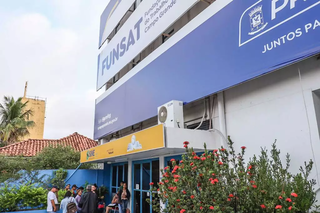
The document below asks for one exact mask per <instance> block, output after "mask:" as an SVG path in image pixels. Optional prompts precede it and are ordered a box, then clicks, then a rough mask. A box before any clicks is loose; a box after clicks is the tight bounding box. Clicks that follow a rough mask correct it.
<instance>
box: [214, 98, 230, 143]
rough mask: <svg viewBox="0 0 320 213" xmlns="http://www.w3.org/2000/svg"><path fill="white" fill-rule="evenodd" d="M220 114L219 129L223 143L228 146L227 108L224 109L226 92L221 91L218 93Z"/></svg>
mask: <svg viewBox="0 0 320 213" xmlns="http://www.w3.org/2000/svg"><path fill="white" fill-rule="evenodd" d="M217 101H218V116H219V130H220V132H221V134H222V135H223V137H224V138H223V137H221V139H220V140H221V145H222V146H224V147H228V144H227V142H226V141H225V139H227V128H226V115H225V109H224V93H223V92H220V93H218V98H217Z"/></svg>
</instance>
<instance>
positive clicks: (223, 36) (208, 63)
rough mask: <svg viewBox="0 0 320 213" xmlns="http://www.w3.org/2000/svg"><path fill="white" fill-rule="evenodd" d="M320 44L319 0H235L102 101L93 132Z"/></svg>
mask: <svg viewBox="0 0 320 213" xmlns="http://www.w3.org/2000/svg"><path fill="white" fill-rule="evenodd" d="M213 4H214V3H213ZM319 52H320V1H319V0H317V1H316V0H260V1H256V0H246V1H243V0H234V1H233V2H231V3H230V4H229V5H228V6H226V7H225V8H224V9H223V10H221V11H219V12H218V13H217V14H215V15H214V16H213V17H211V18H210V19H208V20H207V21H206V22H205V23H203V24H202V25H200V26H199V27H198V28H197V29H195V30H194V31H192V32H191V33H190V34H188V35H187V36H186V37H184V38H183V39H182V40H181V41H179V42H178V43H176V44H175V45H174V46H172V47H171V48H170V49H169V50H167V51H166V52H165V53H163V54H162V55H161V56H159V57H158V58H157V59H155V60H154V61H153V62H151V63H150V64H149V65H148V66H146V67H145V68H144V69H143V70H141V71H140V72H138V73H137V74H136V75H135V76H133V77H132V78H131V79H129V80H128V81H127V82H125V83H124V84H123V85H121V86H120V87H119V88H118V89H116V90H115V91H114V92H113V93H111V94H110V95H108V96H107V97H106V98H105V99H103V100H102V101H100V102H99V103H97V105H96V113H95V127H94V128H95V131H94V137H95V139H97V138H100V137H102V136H104V135H107V134H110V133H112V132H115V131H117V130H120V129H122V128H125V127H128V126H130V125H133V124H136V123H138V122H141V121H143V120H145V119H148V118H150V117H153V116H156V115H157V107H158V106H160V105H162V104H164V103H166V102H168V101H170V100H181V101H184V102H191V101H194V100H196V99H199V98H201V97H205V96H208V95H210V94H212V93H216V92H218V91H221V90H224V89H226V88H228V87H231V86H234V85H236V84H239V83H241V82H244V81H247V80H249V79H252V78H254V77H257V76H259V75H262V74H265V73H268V72H270V71H273V70H276V69H279V68H281V67H284V66H286V65H288V64H292V63H294V62H297V61H299V60H302V59H304V58H307V57H310V56H312V55H314V54H317V53H319Z"/></svg>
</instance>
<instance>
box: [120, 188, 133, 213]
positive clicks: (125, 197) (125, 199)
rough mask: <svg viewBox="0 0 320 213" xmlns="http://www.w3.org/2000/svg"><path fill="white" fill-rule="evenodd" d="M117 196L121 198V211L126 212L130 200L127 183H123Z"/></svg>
mask: <svg viewBox="0 0 320 213" xmlns="http://www.w3.org/2000/svg"><path fill="white" fill-rule="evenodd" d="M118 196H119V198H120V200H121V202H120V205H121V213H126V212H127V208H128V203H129V200H130V191H129V190H128V188H127V183H123V189H122V190H120V191H119V193H118Z"/></svg>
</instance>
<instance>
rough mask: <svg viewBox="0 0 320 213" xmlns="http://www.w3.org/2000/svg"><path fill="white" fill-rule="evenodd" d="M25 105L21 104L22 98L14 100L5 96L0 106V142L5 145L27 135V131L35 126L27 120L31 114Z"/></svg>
mask: <svg viewBox="0 0 320 213" xmlns="http://www.w3.org/2000/svg"><path fill="white" fill-rule="evenodd" d="M27 103H28V102H25V103H23V102H22V98H18V99H17V100H14V98H13V97H7V96H5V97H4V99H3V104H0V141H2V142H4V143H5V144H6V145H8V144H11V143H14V142H17V141H19V139H20V138H21V137H24V136H26V135H29V130H28V129H29V128H32V127H33V126H34V125H35V123H34V122H33V121H32V120H29V119H30V116H31V115H32V113H33V112H32V110H30V109H27Z"/></svg>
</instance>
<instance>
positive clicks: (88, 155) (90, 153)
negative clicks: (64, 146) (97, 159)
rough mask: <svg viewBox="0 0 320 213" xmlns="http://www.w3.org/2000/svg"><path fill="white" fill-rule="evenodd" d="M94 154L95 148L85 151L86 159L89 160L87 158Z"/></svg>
mask: <svg viewBox="0 0 320 213" xmlns="http://www.w3.org/2000/svg"><path fill="white" fill-rule="evenodd" d="M94 156H95V149H94V150H89V151H87V160H89V158H91V157H94Z"/></svg>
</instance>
